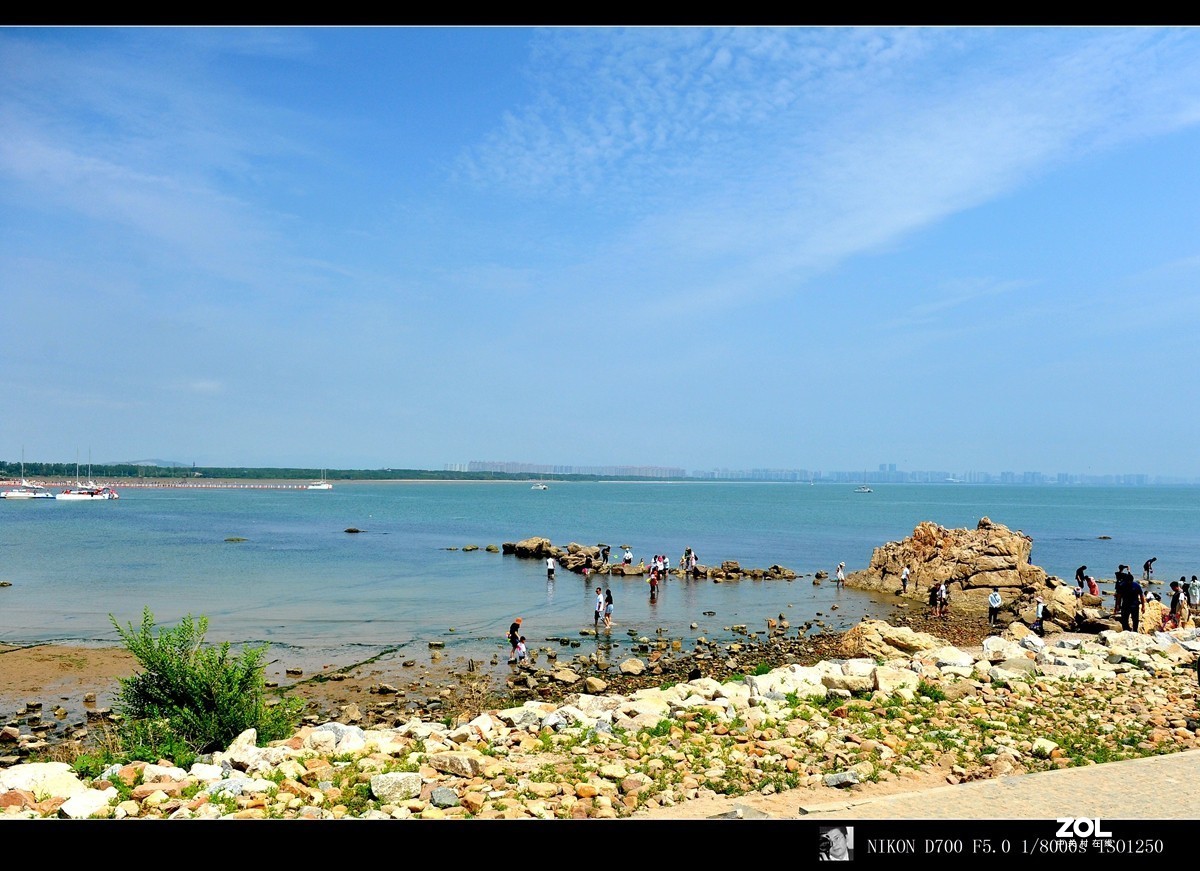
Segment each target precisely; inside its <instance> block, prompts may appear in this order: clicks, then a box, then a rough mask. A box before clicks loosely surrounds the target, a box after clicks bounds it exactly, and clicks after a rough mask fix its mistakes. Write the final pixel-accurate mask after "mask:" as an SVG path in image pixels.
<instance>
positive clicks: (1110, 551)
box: [0, 482, 1200, 661]
mask: <svg viewBox="0 0 1200 871" xmlns="http://www.w3.org/2000/svg"><path fill="white" fill-rule="evenodd" d="M984 515H987V516H989V517H990V518H991V519H992V520H993V521H996V522H999V523H1003V524H1005V525H1007V526H1009V527H1011V528H1013V529H1020V530H1022V531H1024V532H1025V533H1026V534H1028V535H1030V536H1032V537H1033V540H1034V545H1033V555H1032V559H1033V562H1034V563H1036V564H1038V565H1040V566H1042V567H1043V568H1044V569H1046V570H1047V571H1048V572H1050V573H1052V574H1056V575H1059V576H1060V577H1065V578H1071V577H1073V575H1074V572H1075V568H1076V567H1077V566H1079V565H1081V564H1086V565H1087V566H1088V567H1089V573H1091V574H1094V575H1096V576H1097V577H1098V578H1106V579H1111V577H1112V575H1113V572H1114V570H1115V568H1116V566H1117V564H1118V563H1128V564H1130V565H1132V566H1134V567H1135V569H1137V570H1140V567H1141V565H1142V563H1143V561H1144V560H1146V559H1147V558H1148V557H1151V556H1157V557H1158V562H1157V563H1156V564H1155V565H1156V572H1155V577H1157V578H1159V579H1160V580H1163V581H1170V580H1172V579H1174V578H1177V577H1179V576H1180V575H1187V576H1188V577H1190V576H1191V575H1192V574H1194V573H1200V522H1198V521H1200V489H1196V488H1189V487H1142V488H1096V487H1074V488H1073V487H1024V486H975V485H968V484H957V485H956V484H948V485H892V486H888V485H878V486H876V487H875V490H874V492H873V493H856V492H854V488H853V486H850V485H834V484H817V485H815V486H811V485H808V484H765V483H763V484H760V483H747V484H732V483H712V482H695V483H561V482H551V484H550V487H549V489H548V490H545V491H536V490H531V488H530V485H529V484H528V483H507V482H506V483H470V482H453V483H439V482H423V483H392V482H387V483H379V482H375V483H353V484H345V483H338V484H336V485H335V489H333V490H332V491H306V490H237V489H231V490H220V489H213V490H201V489H182V488H181V489H140V488H125V489H123V490H122V491H121V498H120V499H119V500H116V501H106V502H83V503H80V502H58V501H52V500H44V501H43V500H32V501H12V500H0V580H7V581H10V582H11V583H12V586H11V587H7V588H0V641H5V642H10V643H32V642H42V641H54V642H66V643H85V644H116V643H119V639H118V636H117V633H116V631H115V630H114V628H113V626H112V623H111V621H110V615H111V616H112V617H114V618H116V620H117V621H118V622H119V623H121V624H122V625H124V624H126V623H133V624H134V625H137V624H139V622H140V619H141V614H142V610H143V608H145V607H148V608H149V609H150V610H151V611H152V612H153V614H154V616H155V618H156V621H157V622H158V623H159V624H169V623H172V622H174V621H176V620H178V619H179V618H180V617H182V616H184V615H188V614H190V615H192V616H193V617H196V618H199V617H200V616H205V617H207V618H208V621H209V630H208V640H210V641H225V640H228V641H232V642H234V643H235V644H238V643H241V642H269V643H270V644H271V646H272V648H273V649H279V648H282V649H283V650H284V651H289V650H290V651H291V655H296V656H298V655H303V654H308V655H310V656H312V657H316V658H325V659H333V660H337V661H359V660H362V659H365V658H368V657H370V656H371V655H374V654H375V653H377V652H379V651H382V650H384V649H387V648H392V647H400V648H402V649H411V650H413V651H417V650H427V649H428V642H429V641H431V640H438V641H442V642H444V643H445V645H446V650H447V652H455V651H457V652H458V653H459V654H466V655H473V656H476V657H480V656H484V655H488V656H490V655H491V653H496V652H498V653H500V654H501V655H507V644H506V642H505V641H504V635H505V633H506V631H507V628H508V624H509V623H510V622H511V621H512V619H513V618H514V617H516V616H521V617H523V618H524V628H525V632H526V634H527V635H528V636H529V638H530V641H531V642H534V643H535V644H536V643H539V642H541V641H542V639H545V638H554V637H571V638H579V637H580V630H581V629H590V628H591V625H592V619H591V611H592V601H593V598H594V593H593V589H594V586H595V583H594V580H595V579H594V578H593V579H590V580H588V579H584V578H583V576H581V575H576V574H572V573H569V572H566V571H565V570H562V569H560V570H559V571H558V577H557V579H556V580H555V581H553V582H548V581H547V580H546V573H545V568H544V566H543V565H542V564H541V563H540V562H538V561H535V560H521V559H518V558H516V557H511V556H508V557H506V556H503V555H501V554H499V553H495V554H493V553H487V552H485V551H484V550H483V548H484V547H486V546H487V545H489V544H495V545H500V544H502V543H503V542H506V541H518V540H520V539H522V538H526V537H529V536H534V535H541V536H546V537H548V538H549V539H551V541H553V542H554V543H555V544H557V545H566V544H567V543H569V542H579V543H581V544H596V543H599V542H604V543H607V544H609V545H610V546H611V547H612V551H613V556H614V557H615V558H618V559H619V550H618V548H619V546H620V545H625V544H628V545H631V546H632V548H633V552H634V560H635V562H636V561H637V560H638V559H640V558H644V559H647V560H648V559H649V558H650V557H651V555H652V554H655V553H658V552H663V553H666V554H667V555H668V556H669V557H670V558H671V561H672V563H675V562H676V561H678V559H679V556H680V554H681V553H682V552H683V550H684V548H685V547H689V546H690V547H692V548H693V549H694V550H695V551H696V552H697V554H698V555H699V558H700V561H701V562H702V563H705V564H719V563H720V562H721V561H723V560H737V561H739V562H740V563H741V564H742V566H744V567H757V568H765V567H767V566H770V565H772V564H776V563H777V564H780V565H783V566H786V567H788V568H790V569H792V570H794V571H796V572H797V573H805V574H808V575H811V573H813V572H816V571H818V570H825V571H827V572H830V573H832V571H833V569H834V567H835V566H836V565H837V563H838V562H839V561H843V560H844V561H845V563H846V566H847V568H848V569H849V570H851V571H853V570H855V569H861V568H865V567H866V565H867V563H868V562H869V560H870V557H871V551H872V549H873V548H875V547H876V546H878V545H880V544H882V543H884V542H887V541H891V540H896V539H900V538H903V537H905V536H907V535H909V534H911V532H912V530H913V527H914V526H915V525H916V524H917V523H919V522H921V521H923V520H931V521H934V522H936V523H940V524H942V525H943V526H947V527H956V526H974V525H975V524H976V523H977V522H978V520H979V518H980V517H982V516H984ZM348 527H357V528H358V529H360V530H362V532H361V533H360V534H357V535H353V534H347V533H346V532H345V530H346V529H347V528H348ZM1100 536H1111V538H1110V539H1101V538H1100ZM229 537H240V538H244V539H245V541H242V542H236V543H234V542H227V541H226V539H227V538H229ZM472 544H473V545H478V546H479V548H480V549H479V550H478V551H474V552H467V551H463V550H461V548H462V547H463V546H465V545H472ZM611 585H612V589H613V593H614V599H615V609H614V610H615V614H614V617H615V623H616V627H615V628H614V631H613V637H614V638H618V637H624V638H625V640H628V634H627V633H630V632H632V633H633V634H636V635H647V636H650V637H654V633H655V630H656V629H660V628H661V629H664V630H665V631H666V632H668V633H669V634H670V635H671V637H680V638H683V639H685V644H687V643H689V642H690V641H691V640H694V639H695V638H696V637H698V636H704V637H707V638H710V639H713V638H716V639H725V638H729V637H731V633H730V631H729V627H731V626H733V625H736V624H745V625H747V626H748V627H749V628H750V629H751V630H762V629H764V628H765V625H766V622H765V621H766V619H767V618H768V617H772V616H778V615H779V614H783V615H785V616H786V617H787V619H788V620H789V621H791V624H792V626H793V627H797V626H799V625H800V624H801V623H803V622H804V621H807V620H813V619H817V620H820V621H823V623H824V625H826V626H828V627H830V628H834V629H842V628H847V627H848V626H850V625H852V624H853V623H855V622H857V621H858V620H859V619H860V618H861V617H862V616H863V615H871V616H883V615H884V614H886V613H888V612H889V611H890V609H891V607H892V605H891V603H890V602H888V601H885V599H886V597H877V596H872V595H871V594H866V593H862V592H858V591H854V590H837V589H835V587H834V585H833V584H832V583H831V582H825V583H823V584H821V585H814V584H813V583H812V578H811V577H802V578H800V579H798V580H796V581H793V582H787V581H745V580H743V581H738V582H733V583H724V584H714V583H711V582H683V581H680V580H678V579H675V578H672V579H671V580H670V581H668V582H667V583H666V584H665V586H664V588H663V589H662V591H661V593H660V596H659V598H658V601H657V602H654V603H651V602H650V601H649V587H648V585H647V584H646V583H645V581H644V580H641V579H623V578H612V579H611ZM706 612H712V613H711V614H707V613H706ZM693 623H695V624H696V628H695V629H691V628H690V626H691V624H693Z"/></svg>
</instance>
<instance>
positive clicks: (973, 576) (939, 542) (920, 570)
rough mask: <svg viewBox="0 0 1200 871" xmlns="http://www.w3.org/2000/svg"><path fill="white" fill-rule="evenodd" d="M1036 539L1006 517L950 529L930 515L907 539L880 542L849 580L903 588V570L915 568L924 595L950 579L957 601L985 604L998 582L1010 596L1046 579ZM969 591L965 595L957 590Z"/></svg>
mask: <svg viewBox="0 0 1200 871" xmlns="http://www.w3.org/2000/svg"><path fill="white" fill-rule="evenodd" d="M1032 550H1033V539H1032V538H1030V537H1029V536H1027V535H1025V534H1024V533H1022V532H1020V531H1016V532H1014V531H1013V530H1011V529H1009V528H1008V527H1007V526H1004V525H1003V524H1000V523H993V522H992V521H991V520H990V519H988V518H987V517H984V518H982V519H981V520H980V521H979V523H978V524H977V525H976V527H975V528H974V529H946V528H945V527H944V526H939V525H938V524H936V523H933V522H931V521H928V520H925V521H922V522H921V523H918V524H917V525H916V528H914V529H913V534H912V535H911V536H909V537H908V538H906V539H904V540H903V541H889V542H887V543H886V544H884V545H881V546H880V547H877V548H875V550H874V552H873V553H872V554H871V563H870V565H869V566H868V567H867V569H866V570H865V571H861V572H854V573H853V574H851V575H850V576H849V577H848V578H847V579H846V583H847V585H848V586H853V587H858V588H860V589H868V590H879V591H882V592H895V593H899V590H900V573H901V572H902V571H903V569H904V567H905V566H908V569H909V572H910V574H909V583H908V595H909V596H919V597H924V596H925V595H927V593H928V590H929V588H930V587H931V586H932V585H934V584H936V583H938V582H940V581H945V582H946V583H947V584H948V585H950V587H951V602H958V601H964V599H965V601H966V603H967V604H969V605H972V606H982V605H984V602H985V601H986V599H987V595H988V593H990V592H991V589H992V587H999V588H1000V589H1001V593H1002V594H1005V593H1007V595H1004V599H1005V601H1006V602H1009V601H1011V600H1012V598H1013V593H1014V592H1019V591H1028V590H1031V589H1038V588H1041V587H1043V586H1045V585H1046V581H1047V575H1046V572H1045V571H1044V570H1043V569H1041V568H1039V567H1038V566H1035V565H1032V564H1031V563H1030V562H1029V556H1030V553H1031V551H1032ZM960 592H961V593H963V594H965V597H959V596H955V595H954V594H955V593H960Z"/></svg>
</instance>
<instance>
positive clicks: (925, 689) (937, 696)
mask: <svg viewBox="0 0 1200 871" xmlns="http://www.w3.org/2000/svg"><path fill="white" fill-rule="evenodd" d="M917 695H919V696H925V697H926V698H928V699H929V700H930V701H934V702H944V701H945V700H946V694H945V693H944V692H942V689H941V687H937V686H934V685H933V684H931V683H928V682H926V680H925V679H924V678H921V679H920V680H919V681H917Z"/></svg>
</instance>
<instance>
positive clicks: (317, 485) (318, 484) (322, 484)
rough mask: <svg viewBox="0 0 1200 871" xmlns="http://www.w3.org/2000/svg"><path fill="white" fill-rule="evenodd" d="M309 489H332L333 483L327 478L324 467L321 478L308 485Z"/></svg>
mask: <svg viewBox="0 0 1200 871" xmlns="http://www.w3.org/2000/svg"><path fill="white" fill-rule="evenodd" d="M308 489H309V490H332V489H333V485H332V484H330V483H329V482H328V481H326V480H325V470H324V469H322V470H321V480H320V481H313V482H312V483H311V484H309V485H308Z"/></svg>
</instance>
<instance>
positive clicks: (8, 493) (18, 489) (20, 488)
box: [0, 448, 54, 499]
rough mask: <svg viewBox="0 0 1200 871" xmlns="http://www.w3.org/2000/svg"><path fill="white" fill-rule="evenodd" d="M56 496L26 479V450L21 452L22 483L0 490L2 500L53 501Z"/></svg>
mask: <svg viewBox="0 0 1200 871" xmlns="http://www.w3.org/2000/svg"><path fill="white" fill-rule="evenodd" d="M53 498H54V494H53V493H51V492H50V491H49V490H47V489H46V488H45V487H43V486H42V485H41V484H38V483H36V482H34V481H27V480H26V479H25V450H24V449H23V448H22V450H21V481H20V483H18V484H14V485H13V486H12V487H9V488H8V489H6V490H0V499H53Z"/></svg>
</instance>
